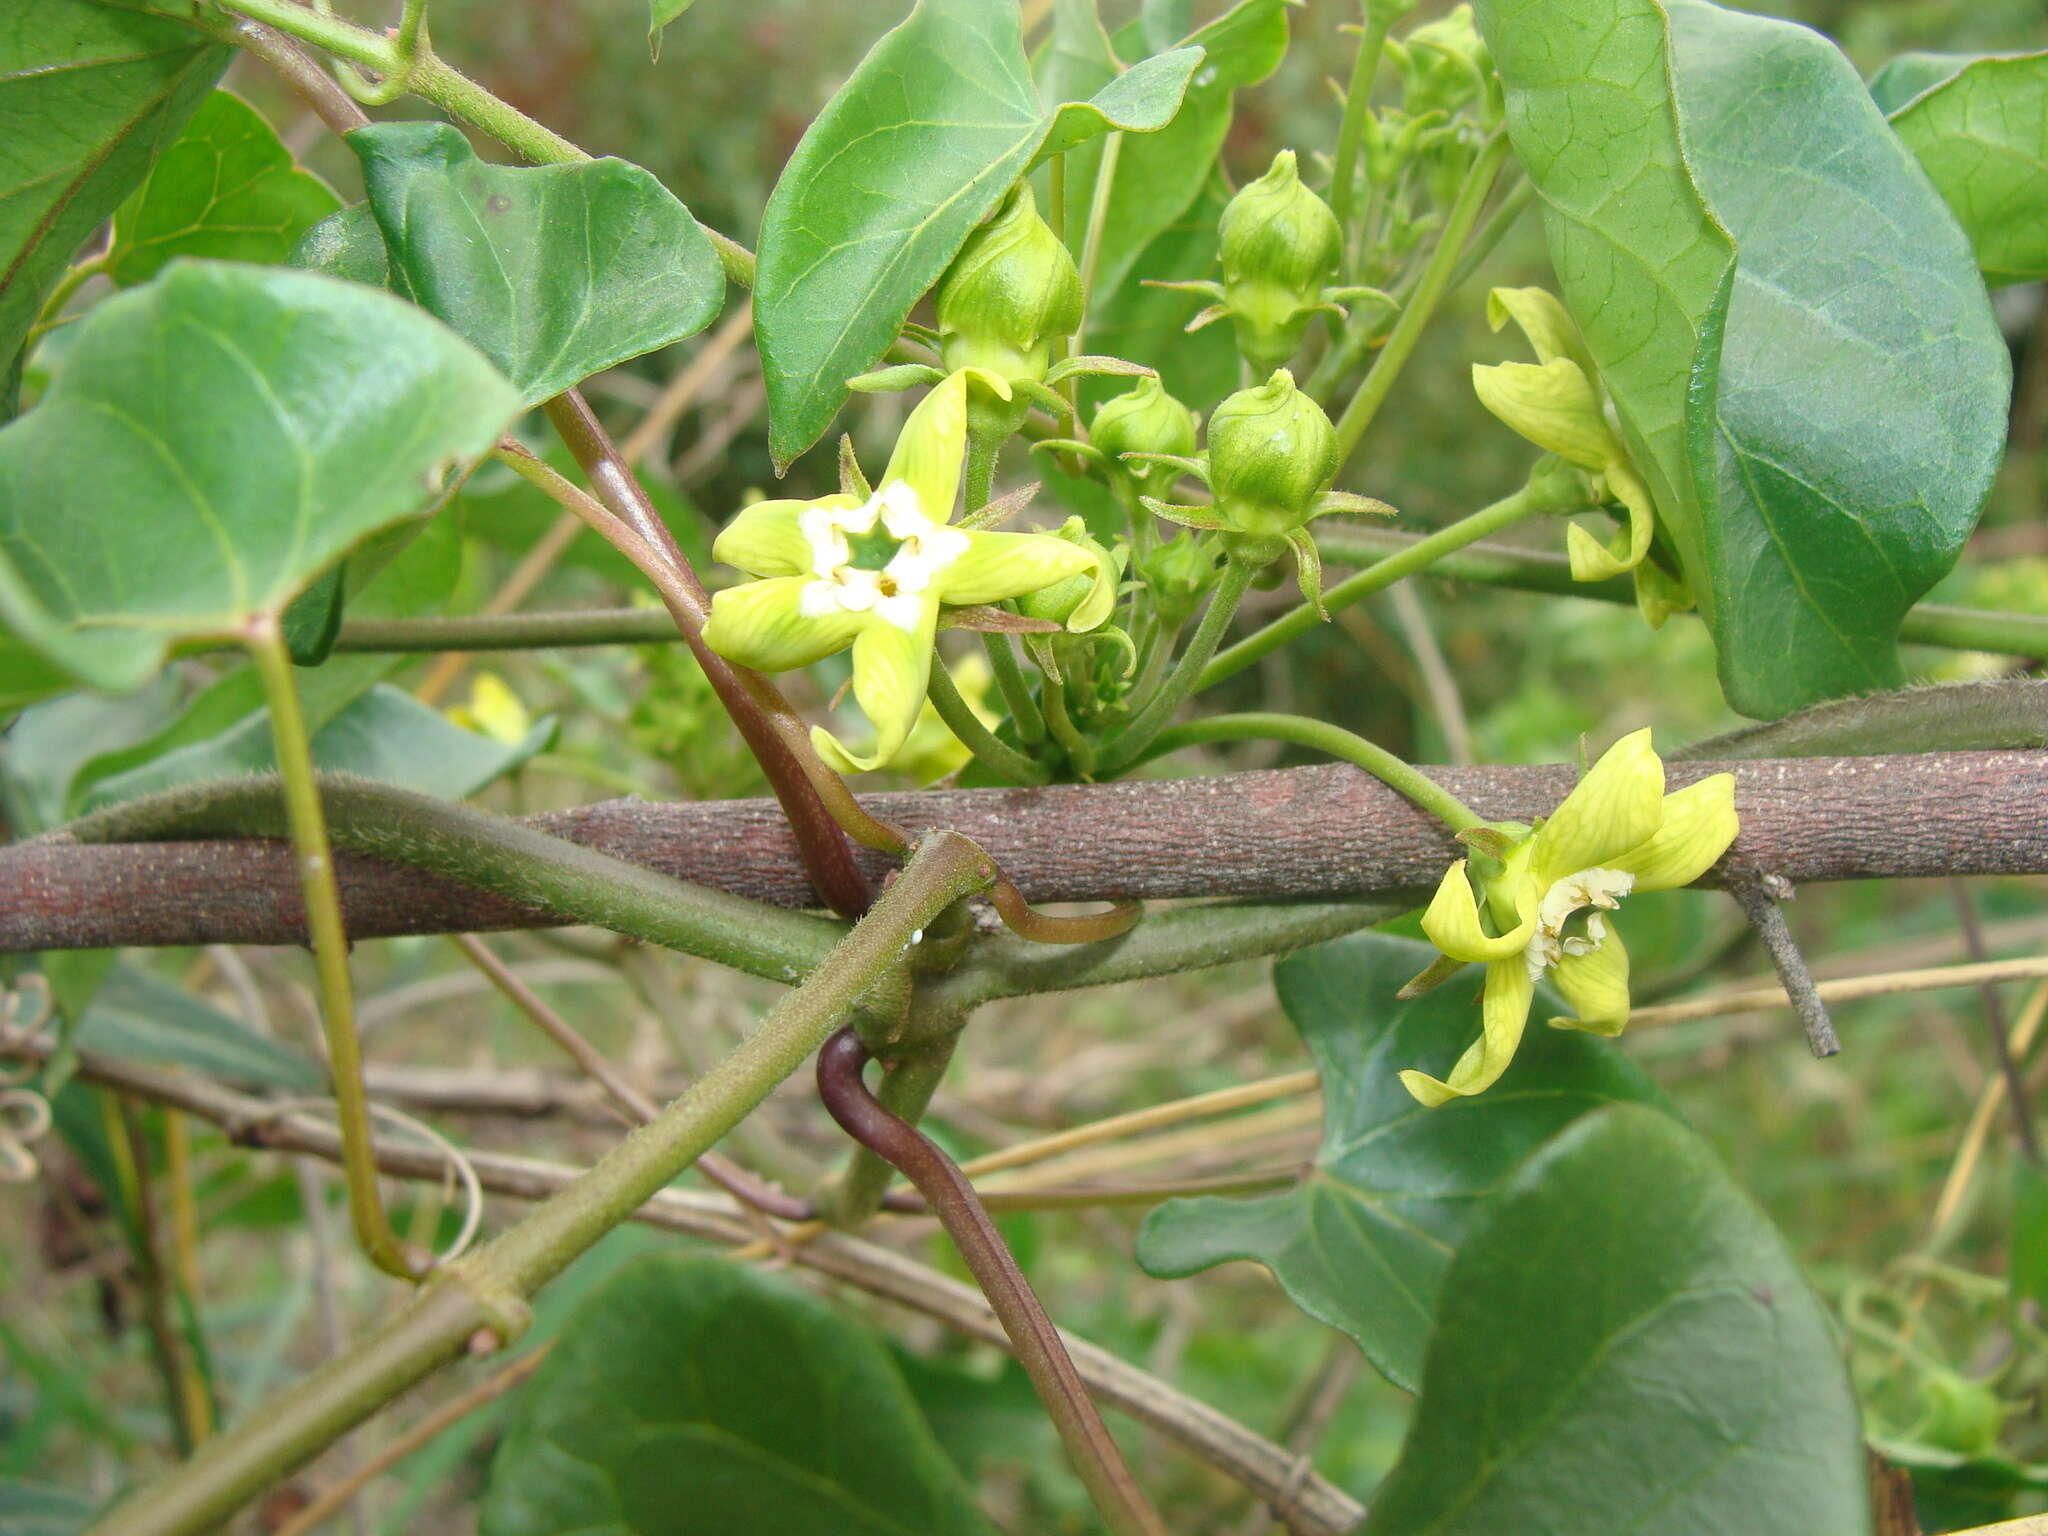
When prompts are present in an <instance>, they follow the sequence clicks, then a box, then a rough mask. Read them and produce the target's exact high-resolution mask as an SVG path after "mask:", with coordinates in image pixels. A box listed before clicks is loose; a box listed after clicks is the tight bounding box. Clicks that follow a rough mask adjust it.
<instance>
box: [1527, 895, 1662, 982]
mask: <svg viewBox="0 0 2048 1536" xmlns="http://www.w3.org/2000/svg"><path fill="white" fill-rule="evenodd" d="M1635 887H1636V877H1635V876H1634V875H1632V874H1630V873H1629V872H1628V871H1627V870H1623V869H1600V868H1597V867H1596V868H1593V869H1582V870H1579V871H1578V872H1577V873H1576V874H1570V875H1566V876H1564V877H1563V878H1562V879H1559V880H1555V881H1553V882H1551V886H1550V889H1549V890H1547V891H1545V892H1544V893H1543V900H1542V902H1541V903H1540V904H1539V905H1538V906H1537V908H1536V936H1535V937H1534V938H1532V939H1530V940H1529V948H1528V949H1527V951H1525V958H1526V960H1527V961H1528V965H1529V976H1530V979H1531V980H1538V979H1540V978H1541V977H1542V975H1543V973H1544V972H1545V971H1546V970H1548V969H1549V968H1550V967H1551V966H1553V965H1555V964H1557V962H1558V960H1559V959H1560V958H1561V957H1562V956H1565V955H1590V954H1592V953H1593V951H1595V950H1596V949H1598V948H1599V947H1600V941H1601V940H1602V939H1604V938H1606V937H1607V921H1606V919H1605V918H1603V917H1601V915H1600V914H1601V913H1602V912H1612V911H1613V910H1614V909H1615V908H1616V907H1618V906H1620V905H1621V898H1622V897H1624V896H1626V895H1627V894H1628V893H1629V892H1630V891H1632V890H1634V889H1635ZM1578 912H1586V913H1588V916H1587V918H1586V931H1585V933H1584V934H1583V935H1579V934H1572V935H1570V936H1567V935H1566V934H1565V931H1564V929H1565V924H1567V923H1568V922H1570V921H1571V919H1572V916H1573V914H1575V913H1578Z"/></svg>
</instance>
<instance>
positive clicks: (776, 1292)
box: [481, 1253, 989, 1536]
mask: <svg viewBox="0 0 2048 1536" xmlns="http://www.w3.org/2000/svg"><path fill="white" fill-rule="evenodd" d="M481 1529H482V1531H483V1536H558V1533H561V1532H565V1531H578V1530H581V1531H597V1530H602V1531H605V1532H608V1533H610V1536H656V1533H661V1536H675V1533H680V1532H684V1531H687V1532H689V1533H690V1536H762V1533H765V1532H770V1531H774V1532H783V1531H788V1532H797V1531H817V1532H827V1531H829V1532H831V1533H832V1536H907V1533H909V1532H913V1531H914V1532H916V1533H918V1536H988V1533H989V1527H988V1524H987V1522H986V1521H985V1520H984V1519H983V1518H982V1516H981V1513H980V1511H979V1510H978V1509H977V1508H976V1506H975V1502H974V1498H973V1496H972V1494H971V1493H970V1492H969V1490H968V1488H967V1485H966V1484H965V1483H964V1482H963V1481H962V1480H961V1477H960V1475H959V1473H958V1472H957V1471H956V1470H955V1469H954V1467H953V1465H952V1463H951V1462H950V1461H948V1460H947V1458H946V1454H945V1452H943V1451H942V1450H940V1449H939V1446H938V1443H937V1442H936V1441H935V1440H934V1439H933V1438H932V1432H931V1429H930V1427H929V1426H928V1425H926V1423H925V1421H924V1419H923V1418H922V1417H921V1416H920V1415H919V1413H918V1411H917V1405H916V1403H915V1402H914V1401H913V1400H912V1398H911V1396H910V1393H909V1391H908V1390H907V1389H906V1388H905V1387H904V1385H903V1379H902V1377H901V1376H900V1375H898V1373H897V1370H896V1367H895V1365H894V1364H893V1362H892V1361H891V1360H890V1358H889V1355H888V1352H887V1351H886V1350H884V1349H883V1348H882V1346H881V1345H880V1344H879V1343H877V1342H876V1340H875V1339H874V1337H873V1336H872V1335H871V1334H869V1333H868V1332H867V1331H866V1330H865V1329H863V1328H861V1327H859V1326H858V1325H856V1324H854V1323H852V1322H850V1321H848V1320H847V1319H846V1318H844V1317H842V1316H841V1315H840V1314H839V1313H837V1312H835V1311H834V1310H833V1309H832V1308H830V1307H829V1306H827V1305H826V1304H825V1303H824V1302H821V1301H819V1300H817V1299H816V1298H815V1297H813V1296H811V1295H809V1294H808V1293H806V1292H804V1291H802V1290H800V1289H798V1288H797V1287H796V1286H794V1285H792V1284H790V1283H789V1282H788V1281H786V1280H781V1279H776V1278H772V1277H769V1276H766V1275H762V1274H759V1273H756V1272H755V1271H753V1270H749V1269H744V1268H741V1267H740V1266H738V1265H736V1264H732V1263H729V1262H727V1261H726V1260H724V1259H718V1258H702V1257H685V1256H681V1255H677V1254H672V1253H671V1254H662V1255H658V1256H651V1257H648V1258H645V1259H641V1260H638V1261H636V1262H634V1263H632V1264H629V1265H627V1266H626V1267H625V1268H624V1269H622V1270H621V1271H620V1272H619V1273H618V1274H617V1275H616V1276H614V1277H613V1278H612V1279H611V1280H610V1281H609V1282H608V1283H607V1284H605V1285H604V1286H603V1287H602V1288H601V1289H600V1290H599V1291H598V1292H597V1293H596V1294H595V1295H593V1296H592V1297H591V1298H590V1299H589V1300H588V1301H587V1302H586V1303H585V1304H584V1305H583V1306H582V1307H581V1308H579V1309H578V1310H577V1312H576V1314H575V1315H574V1316H573V1317H572V1318H571V1319H570V1321H569V1322H568V1324H567V1325H566V1326H565V1327H564V1329H563V1331H562V1336H561V1339H560V1341H559V1342H558V1343H557V1344H556V1345H555V1349H554V1353H553V1354H552V1355H551V1356H550V1357H549V1359H548V1361H547V1363H546V1364H545V1365H543V1366H542V1367H541V1368H540V1370H539V1371H537V1372H536V1373H535V1375H534V1378H533V1380H532V1381H531V1382H530V1383H529V1384H528V1385H527V1386H526V1387H525V1388H523V1389H522V1390H521V1392H520V1395H519V1400H518V1411H517V1414H516V1417H515V1419H514V1422H513V1424H512V1427H511V1429H510V1431H509V1432H508V1433H507V1435H506V1437H505V1439H504V1441H503V1442H502V1443H501V1444H500V1446H499V1449H498V1454H497V1457H496V1459H495V1460H494V1461H493V1462H492V1464H491V1476H490V1485H489V1488H488V1490H487V1491H486V1493H485V1496H484V1506H483V1517H482V1525H481Z"/></svg>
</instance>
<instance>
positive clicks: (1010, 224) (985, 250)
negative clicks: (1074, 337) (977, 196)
mask: <svg viewBox="0 0 2048 1536" xmlns="http://www.w3.org/2000/svg"><path fill="white" fill-rule="evenodd" d="M938 317H939V332H940V338H941V340H940V348H941V351H942V352H943V353H944V355H945V360H946V366H947V367H948V368H986V369H988V370H989V371H990V372H991V373H995V374H999V375H1000V376H1002V377H1003V378H1006V379H1028V380H1031V381H1033V382H1036V381H1038V380H1040V379H1043V378H1044V377H1045V370H1046V364H1047V361H1048V353H1049V347H1048V342H1049V340H1050V339H1051V338H1052V337H1056V336H1066V335H1069V334H1071V333H1072V332H1073V331H1074V329H1075V328H1076V327H1078V326H1079V325H1080V323H1081V276H1080V273H1079V272H1077V271H1076V270H1075V268H1074V258H1073V257H1072V256H1071V255H1069V254H1068V252H1067V248H1066V246H1065V244H1064V243H1062V241H1061V240H1060V238H1059V236H1058V235H1055V234H1054V233H1053V232H1052V227H1051V226H1050V225H1049V224H1047V223H1046V222H1045V220H1043V219H1041V218H1040V217H1039V216H1038V205H1037V202H1036V200H1035V199H1034V198H1033V197H1032V195H1031V188H1030V187H1029V186H1028V185H1027V184H1025V183H1023V182H1019V183H1018V184H1017V188H1016V190H1015V191H1013V192H1012V193H1011V194H1010V196H1009V198H1008V199H1007V200H1006V201H1005V202H1004V203H1003V205H1002V207H1001V208H999V209H998V210H997V211H996V215H995V217H994V218H992V219H990V220H989V221H988V222H987V223H986V224H984V225H982V226H981V227H980V228H979V229H977V230H975V232H974V233H973V234H971V235H969V236H968V237H967V243H966V245H964V246H962V247H961V249H960V254H959V255H958V256H956V257H954V258H953V265H952V266H950V267H948V268H947V269H946V275H945V276H944V277H942V278H940V279H939V287H938Z"/></svg>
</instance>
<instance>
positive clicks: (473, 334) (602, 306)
mask: <svg viewBox="0 0 2048 1536" xmlns="http://www.w3.org/2000/svg"><path fill="white" fill-rule="evenodd" d="M348 142H349V146H350V147H351V148H352V149H354V150H355V152H356V158H357V159H359V160H360V161H361V162H362V166H363V184H364V186H365V188H366V189H367V190H368V192H369V199H370V210H371V213H372V214H373V215H374V217H375V218H376V221H377V227H378V229H379V230H380V231H381V232H382V234H383V236H384V247H385V251H386V253H387V257H388V259H389V261H390V264H391V266H392V267H393V268H394V269H396V270H397V271H398V272H399V273H400V274H401V275H402V277H403V279H404V281H403V283H402V285H400V291H401V292H403V293H406V294H408V295H410V296H411V297H413V298H415V299H417V300H418V301H419V303H420V305H421V306H422V307H423V308H425V309H427V310H429V311H431V312H432V313H434V314H436V315H439V316H440V317H441V318H442V319H443V320H445V321H447V322H448V323H449V324H450V325H451V326H453V327H454V328H455V329H456V330H457V331H459V332H461V333H462V334H463V335H464V336H467V337H468V338H469V339H470V340H471V341H472V342H474V343H475V344H476V345H477V346H478V347H479V348H481V349H482V351H483V353H484V355H485V356H487V357H489V358H490V359H491V360H492V361H493V362H495V363H496V364H497V365H498V367H499V369H500V370H501V371H502V372H503V373H504V375H505V376H506V377H507V378H509V379H510V380H512V382H513V383H514V384H516V385H518V386H519V392H520V398H521V400H522V401H523V402H524V403H525V404H527V405H537V404H539V403H540V402H541V401H542V400H545V399H547V398H548V397H549V396H551V395H559V394H560V393H561V392H562V391H563V390H565V389H569V388H571V387H573V386H574V385H576V384H578V383H580V382H581V381H582V380H584V379H587V378H589V377H590V376H591V375H592V374H594V373H601V372H603V371H604V370H605V369H607V368H611V367H615V366H616V365H617V364H619V363H623V362H625V361H626V360H627V359H629V358H634V357H638V356H640V355H641V354H642V353H646V352H652V351H654V350H655V349H656V348H657V347H665V346H667V345H668V344H669V343H670V342H674V341H681V340H682V339H683V338H684V337H685V336H694V335H695V334H696V333H697V332H699V331H701V330H703V329H704V327H705V326H707V325H709V324H710V323H711V322H712V321H713V320H715V319H717V318H718V311H719V310H720V308H722V307H723V306H724V303H725V268H724V267H723V266H722V265H721V264H720V263H719V260H718V253H717V252H716V251H715V250H713V249H712V247H711V242H710V240H709V239H707V238H706V237H705V234H704V231H703V230H702V229H700V228H698V226H697V221H696V220H695V219H693V218H691V217H690V210H689V209H687V208H685V207H684V206H683V205H682V204H681V203H679V202H677V201H676V199H675V197H674V196H673V195H672V194H671V193H670V192H669V190H668V189H667V188H666V187H664V186H662V184H661V183H660V182H658V181H656V180H655V179H654V177H653V176H651V175H649V174H648V173H647V172H646V171H644V170H642V169H641V168H640V167H639V166H637V165H630V164H628V163H627V162H626V161H624V160H610V159H607V160H586V161H582V162H579V163H578V164H575V165H537V166H514V165H486V164H485V163H484V162H483V161H481V160H479V159H477V157H476V152H475V151H474V150H472V149H471V148H470V147H469V140H467V139H465V138H464V137H463V136H462V134H461V132H460V131H459V130H458V129H456V128H453V127H451V126H449V125H448V124H446V123H373V124H372V125H371V126H369V127H367V128H358V129H357V130H356V131H355V132H353V133H351V134H350V135H349V136H348ZM358 236H359V231H358ZM307 264H311V263H307Z"/></svg>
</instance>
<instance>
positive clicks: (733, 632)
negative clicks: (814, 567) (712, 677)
mask: <svg viewBox="0 0 2048 1536" xmlns="http://www.w3.org/2000/svg"><path fill="white" fill-rule="evenodd" d="M810 584H811V578H810V577H808V576H775V577H771V578H769V579H768V580H766V581H749V582H746V583H744V584H742V585H740V586H737V587H730V588H728V589H727V590H725V591H723V592H720V593H717V594H716V595H714V596H713V597H712V599H711V618H710V620H709V621H708V622H707V623H706V624H705V625H704V642H705V644H707V645H709V646H710V647H711V649H713V650H714V651H716V652H718V654H719V655H721V656H723V657H725V658H726V659H727V660H728V661H736V662H738V663H739V664H740V665H741V666H743V667H753V668H756V669H757V670H759V671H762V672H787V671H789V670H790V669H791V668H792V667H807V666H809V665H810V664H811V663H812V662H814V661H822V660H824V659H825V658H826V657H827V656H830V655H831V654H832V653H833V652H834V651H841V650H844V649H845V648H846V647H847V646H849V645H851V644H852V643H853V638H854V636H855V635H857V634H859V633H860V631H861V628H862V627H863V626H864V625H866V624H869V623H871V622H873V621H872V620H870V619H869V618H868V617H867V616H866V615H865V614H859V613H847V612H845V611H844V610H843V609H841V610H831V611H828V612H825V613H821V614H817V615H815V616H814V615H811V614H806V613H805V612H804V611H803V607H802V604H803V592H804V588H805V587H808V586H809V585H810Z"/></svg>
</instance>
